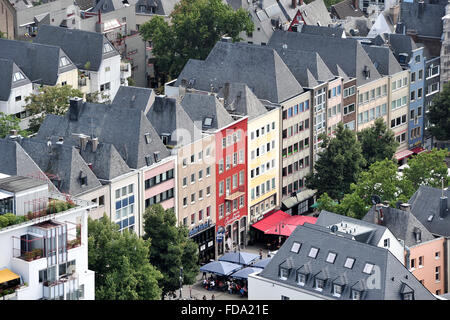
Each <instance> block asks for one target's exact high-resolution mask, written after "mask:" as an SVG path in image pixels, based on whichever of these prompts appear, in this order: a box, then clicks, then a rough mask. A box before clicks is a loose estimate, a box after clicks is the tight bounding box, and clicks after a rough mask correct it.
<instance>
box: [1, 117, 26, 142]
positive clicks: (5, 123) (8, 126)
mask: <svg viewBox="0 0 450 320" xmlns="http://www.w3.org/2000/svg"><path fill="white" fill-rule="evenodd" d="M19 123H20V119H19V118H17V117H16V116H15V115H13V114H6V113H3V112H0V138H4V137H6V136H7V135H8V134H9V133H10V131H11V130H17V131H18V133H19V134H20V135H21V136H23V137H26V136H28V132H27V131H26V130H22V129H21V128H20V126H19Z"/></svg>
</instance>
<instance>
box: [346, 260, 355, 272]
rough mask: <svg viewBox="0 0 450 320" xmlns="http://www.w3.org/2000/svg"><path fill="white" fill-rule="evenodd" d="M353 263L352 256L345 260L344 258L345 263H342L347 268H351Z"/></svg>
mask: <svg viewBox="0 0 450 320" xmlns="http://www.w3.org/2000/svg"><path fill="white" fill-rule="evenodd" d="M354 263H355V259H353V258H347V259H346V260H345V263H344V267H346V268H348V269H351V268H353V264H354Z"/></svg>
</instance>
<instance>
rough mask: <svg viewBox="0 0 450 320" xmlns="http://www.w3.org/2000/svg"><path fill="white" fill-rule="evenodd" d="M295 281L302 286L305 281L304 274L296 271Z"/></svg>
mask: <svg viewBox="0 0 450 320" xmlns="http://www.w3.org/2000/svg"><path fill="white" fill-rule="evenodd" d="M297 283H298V284H299V285H301V286H304V285H305V283H306V274H303V273H298V274H297Z"/></svg>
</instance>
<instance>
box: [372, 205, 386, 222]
mask: <svg viewBox="0 0 450 320" xmlns="http://www.w3.org/2000/svg"><path fill="white" fill-rule="evenodd" d="M385 208H386V207H385V206H384V205H383V204H381V203H378V204H377V205H375V213H374V215H373V223H375V224H378V225H380V226H381V225H383V223H384V212H383V210H384V209H385Z"/></svg>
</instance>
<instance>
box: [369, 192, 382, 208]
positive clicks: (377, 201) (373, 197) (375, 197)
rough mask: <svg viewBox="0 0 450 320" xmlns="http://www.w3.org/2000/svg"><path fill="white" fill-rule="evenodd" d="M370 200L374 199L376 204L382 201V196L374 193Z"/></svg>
mask: <svg viewBox="0 0 450 320" xmlns="http://www.w3.org/2000/svg"><path fill="white" fill-rule="evenodd" d="M370 200H371V201H372V204H374V205H377V204H379V203H381V198H380V197H379V196H377V195H376V194H374V195H372V197H371V198H370Z"/></svg>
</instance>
